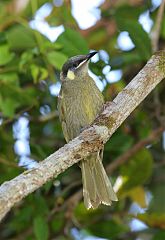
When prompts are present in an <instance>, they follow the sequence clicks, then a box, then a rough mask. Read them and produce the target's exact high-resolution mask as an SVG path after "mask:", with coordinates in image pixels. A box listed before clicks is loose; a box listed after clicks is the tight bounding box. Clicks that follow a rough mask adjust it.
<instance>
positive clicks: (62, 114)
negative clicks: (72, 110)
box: [57, 88, 69, 142]
mask: <svg viewBox="0 0 165 240" xmlns="http://www.w3.org/2000/svg"><path fill="white" fill-rule="evenodd" d="M57 108H58V112H59V119H60V122H61V126H62V130H63V134H64V137H65V140H66V141H67V142H69V134H68V131H67V126H66V121H65V119H66V111H65V110H66V107H65V102H64V99H63V94H62V88H61V91H60V94H59V97H58V105H57Z"/></svg>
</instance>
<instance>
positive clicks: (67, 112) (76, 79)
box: [58, 52, 117, 208]
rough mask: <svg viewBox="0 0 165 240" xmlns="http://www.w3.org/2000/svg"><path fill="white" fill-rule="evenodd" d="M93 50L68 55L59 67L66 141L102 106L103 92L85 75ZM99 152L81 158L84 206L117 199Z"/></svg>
mask: <svg viewBox="0 0 165 240" xmlns="http://www.w3.org/2000/svg"><path fill="white" fill-rule="evenodd" d="M96 53H97V52H92V53H89V54H87V55H79V56H74V57H71V58H70V59H69V60H68V61H67V62H66V63H65V64H64V65H63V67H62V71H61V74H60V79H61V83H62V85H61V91H60V96H59V101H58V110H59V117H60V121H61V124H62V130H63V133H64V137H65V139H66V141H67V142H69V141H70V140H71V139H73V138H75V137H76V136H78V135H79V134H80V132H81V131H82V129H83V128H85V127H86V126H88V125H90V124H91V123H92V122H93V121H94V119H95V118H96V116H97V115H98V114H99V112H100V111H101V110H102V108H103V104H104V99H103V95H102V93H101V92H100V91H99V89H98V88H97V86H96V84H95V82H94V80H93V79H92V78H91V77H90V76H89V74H88V61H89V59H90V58H91V57H92V56H94V55H95V54H96ZM102 153H103V151H98V152H97V153H93V154H91V155H90V156H89V157H87V158H85V159H83V160H82V161H80V167H81V171H82V180H83V195H84V203H85V206H86V207H87V208H97V207H98V205H99V204H101V203H103V204H106V205H111V202H112V201H117V196H116V194H115V193H114V191H113V188H112V186H111V183H110V181H109V178H108V176H107V174H106V172H105V170H104V167H103V165H102V158H103V154H102Z"/></svg>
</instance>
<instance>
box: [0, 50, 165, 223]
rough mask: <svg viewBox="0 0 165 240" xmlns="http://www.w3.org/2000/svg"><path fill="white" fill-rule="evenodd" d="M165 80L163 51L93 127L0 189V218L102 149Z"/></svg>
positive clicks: (106, 109) (105, 110)
mask: <svg viewBox="0 0 165 240" xmlns="http://www.w3.org/2000/svg"><path fill="white" fill-rule="evenodd" d="M163 78H165V51H161V52H158V53H156V54H155V55H153V56H152V57H151V59H150V60H149V61H148V63H147V64H146V65H145V66H144V68H143V69H142V70H141V71H140V72H139V73H138V75H137V76H136V77H135V78H134V79H133V80H132V81H131V82H130V83H129V84H128V85H127V86H126V87H125V88H124V89H123V91H122V92H120V93H119V94H118V95H117V97H116V98H115V99H114V100H113V102H110V103H107V104H106V107H105V109H104V111H103V112H102V113H101V114H100V115H99V116H98V117H97V119H96V120H95V121H94V123H93V125H92V126H90V127H89V128H88V129H86V130H85V131H83V132H82V133H81V134H80V135H79V136H78V137H77V138H75V139H73V140H72V141H71V142H69V143H68V144H66V145H65V146H64V147H62V148H60V149H59V150H58V151H56V152H55V153H53V154H52V155H50V156H49V157H47V158H46V159H45V160H44V161H42V162H41V163H39V164H38V166H37V167H36V168H34V169H31V170H28V171H25V172H24V173H22V174H20V175H19V176H17V177H16V178H14V179H12V180H10V181H8V182H5V183H3V184H2V185H1V187H0V219H2V218H3V217H4V216H5V215H6V213H7V212H8V211H9V210H10V209H11V207H13V206H14V205H15V204H16V203H18V202H19V201H21V200H22V199H23V198H24V197H25V196H27V195H28V194H30V193H32V192H33V191H35V190H36V189H38V188H39V187H41V186H42V185H43V184H45V183H46V182H47V181H49V180H50V179H51V178H53V177H57V176H58V175H59V174H60V173H62V172H63V171H65V170H66V169H67V168H69V167H70V166H72V165H73V164H74V163H77V162H79V161H80V160H81V159H83V158H85V157H87V156H88V155H90V154H91V153H92V152H95V151H98V149H101V148H102V147H103V144H105V143H106V142H107V141H108V139H109V138H110V137H111V135H112V134H113V133H114V132H115V131H116V129H117V128H118V127H119V126H120V125H121V124H122V123H123V122H124V120H125V119H126V118H127V117H128V116H129V115H130V113H131V112H132V111H133V110H134V109H135V108H136V107H137V106H138V105H139V104H140V103H141V102H142V101H143V99H144V98H145V97H146V96H147V95H148V94H149V93H150V92H151V91H152V90H153V89H154V88H155V87H156V85H157V84H158V83H159V82H161V80H162V79H163Z"/></svg>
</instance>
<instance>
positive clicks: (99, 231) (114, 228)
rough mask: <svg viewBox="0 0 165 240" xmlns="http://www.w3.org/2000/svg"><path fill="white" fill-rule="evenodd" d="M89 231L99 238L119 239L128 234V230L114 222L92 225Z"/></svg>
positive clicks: (101, 222) (100, 222) (108, 221)
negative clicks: (125, 233)
mask: <svg viewBox="0 0 165 240" xmlns="http://www.w3.org/2000/svg"><path fill="white" fill-rule="evenodd" d="M87 230H88V231H89V232H91V233H92V234H93V235H96V236H98V237H102V238H107V239H116V237H117V238H119V236H120V235H122V234H123V233H124V232H127V231H128V228H127V227H126V226H124V225H122V224H119V223H117V222H116V221H114V220H107V221H99V222H97V223H95V224H92V225H91V226H90V227H88V228H87Z"/></svg>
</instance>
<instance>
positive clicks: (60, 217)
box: [51, 212, 65, 233]
mask: <svg viewBox="0 0 165 240" xmlns="http://www.w3.org/2000/svg"><path fill="white" fill-rule="evenodd" d="M64 224H65V215H64V213H63V212H61V213H58V214H56V215H55V218H54V219H53V220H52V221H51V227H52V230H53V232H54V233H58V232H60V231H61V229H62V228H63V226H64Z"/></svg>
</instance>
